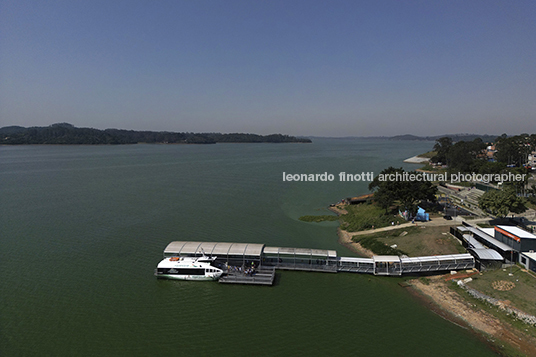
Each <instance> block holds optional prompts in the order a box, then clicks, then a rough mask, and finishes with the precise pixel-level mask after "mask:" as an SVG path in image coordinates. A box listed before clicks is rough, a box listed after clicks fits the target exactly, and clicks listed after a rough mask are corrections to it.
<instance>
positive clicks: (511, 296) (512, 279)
mask: <svg viewBox="0 0 536 357" xmlns="http://www.w3.org/2000/svg"><path fill="white" fill-rule="evenodd" d="M505 270H506V271H504V270H503V269H497V270H492V271H486V272H484V273H482V274H480V275H475V276H473V277H472V278H473V281H471V282H470V283H467V285H468V286H470V287H472V288H474V289H476V290H478V291H480V292H482V293H484V294H486V295H488V296H491V297H493V298H496V299H499V300H503V301H510V303H511V306H513V307H516V308H518V309H520V310H522V311H525V312H526V313H528V314H531V315H535V316H536V278H535V277H534V276H532V275H530V274H528V273H526V272H524V271H522V270H521V268H520V267H518V266H514V267H512V268H507V269H505ZM510 272H511V273H512V276H510V275H509V274H510ZM497 282H509V283H513V286H514V287H513V288H512V289H511V290H507V291H500V290H497V289H496V288H494V283H495V284H497ZM495 287H497V285H495Z"/></svg>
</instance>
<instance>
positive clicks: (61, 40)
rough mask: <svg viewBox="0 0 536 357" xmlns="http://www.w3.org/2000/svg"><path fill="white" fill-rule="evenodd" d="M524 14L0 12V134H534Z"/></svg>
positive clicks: (417, 9) (405, 5)
mask: <svg viewBox="0 0 536 357" xmlns="http://www.w3.org/2000/svg"><path fill="white" fill-rule="evenodd" d="M535 18H536V2H534V1H523V0H518V1H491V0H487V1H466V0H463V1H453V0H449V1H387V0H386V1H314V0H307V1H292V0H286V1H255V0H247V1H234V0H225V1H223V0H218V1H179V0H173V1H164V0H160V1H135V0H125V1H122V0H108V1H97V0H92V1H49V0H47V1H26V0H14V1H5V0H0V126H5V125H22V126H34V125H39V126H42V125H43V126H44V125H50V124H52V123H56V122H69V123H72V124H74V125H76V126H80V127H95V128H99V129H105V128H124V129H134V130H168V131H189V132H253V133H258V134H269V133H286V134H292V135H318V136H361V135H365V136H370V135H397V134H405V133H412V134H416V135H440V134H446V133H466V132H467V133H482V134H484V133H490V134H502V133H504V132H506V133H508V134H519V133H522V132H530V133H534V132H536V130H535V129H536V125H535V123H536V120H535V119H536V85H535V84H536V65H535V64H536V21H534V19H535Z"/></svg>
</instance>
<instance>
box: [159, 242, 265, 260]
mask: <svg viewBox="0 0 536 357" xmlns="http://www.w3.org/2000/svg"><path fill="white" fill-rule="evenodd" d="M263 248H264V244H256V243H216V242H182V241H175V242H171V243H169V244H168V246H167V247H166V249H165V250H164V254H201V253H203V252H204V253H205V254H208V255H248V256H257V257H260V256H261V254H262V250H263Z"/></svg>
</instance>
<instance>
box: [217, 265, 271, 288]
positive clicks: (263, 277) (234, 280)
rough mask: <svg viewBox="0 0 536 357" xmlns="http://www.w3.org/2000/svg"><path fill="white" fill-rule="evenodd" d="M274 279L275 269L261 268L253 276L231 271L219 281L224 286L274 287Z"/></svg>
mask: <svg viewBox="0 0 536 357" xmlns="http://www.w3.org/2000/svg"><path fill="white" fill-rule="evenodd" d="M274 279H275V268H269V267H259V268H258V269H257V270H256V272H255V274H252V275H248V274H244V273H243V272H241V271H230V272H228V273H227V274H225V275H222V277H221V278H220V279H219V280H218V281H219V282H220V283H223V284H248V285H250V284H253V285H273V284H274Z"/></svg>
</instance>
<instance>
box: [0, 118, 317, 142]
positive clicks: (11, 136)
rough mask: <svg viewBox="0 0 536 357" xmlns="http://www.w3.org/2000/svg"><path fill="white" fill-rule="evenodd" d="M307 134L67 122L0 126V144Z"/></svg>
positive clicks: (279, 138) (269, 138) (280, 138)
mask: <svg viewBox="0 0 536 357" xmlns="http://www.w3.org/2000/svg"><path fill="white" fill-rule="evenodd" d="M310 142H311V140H309V139H307V138H296V137H294V136H289V135H282V134H272V135H257V134H240V133H236V134H220V133H174V132H166V131H159V132H156V131H134V130H121V129H106V130H99V129H93V128H77V127H75V126H73V125H71V124H68V123H58V124H52V125H50V126H46V127H30V128H24V127H21V126H6V127H3V128H0V145H24V144H56V145H58V144H64V145H69V144H71V145H119V144H137V143H165V144H215V143H310Z"/></svg>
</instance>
